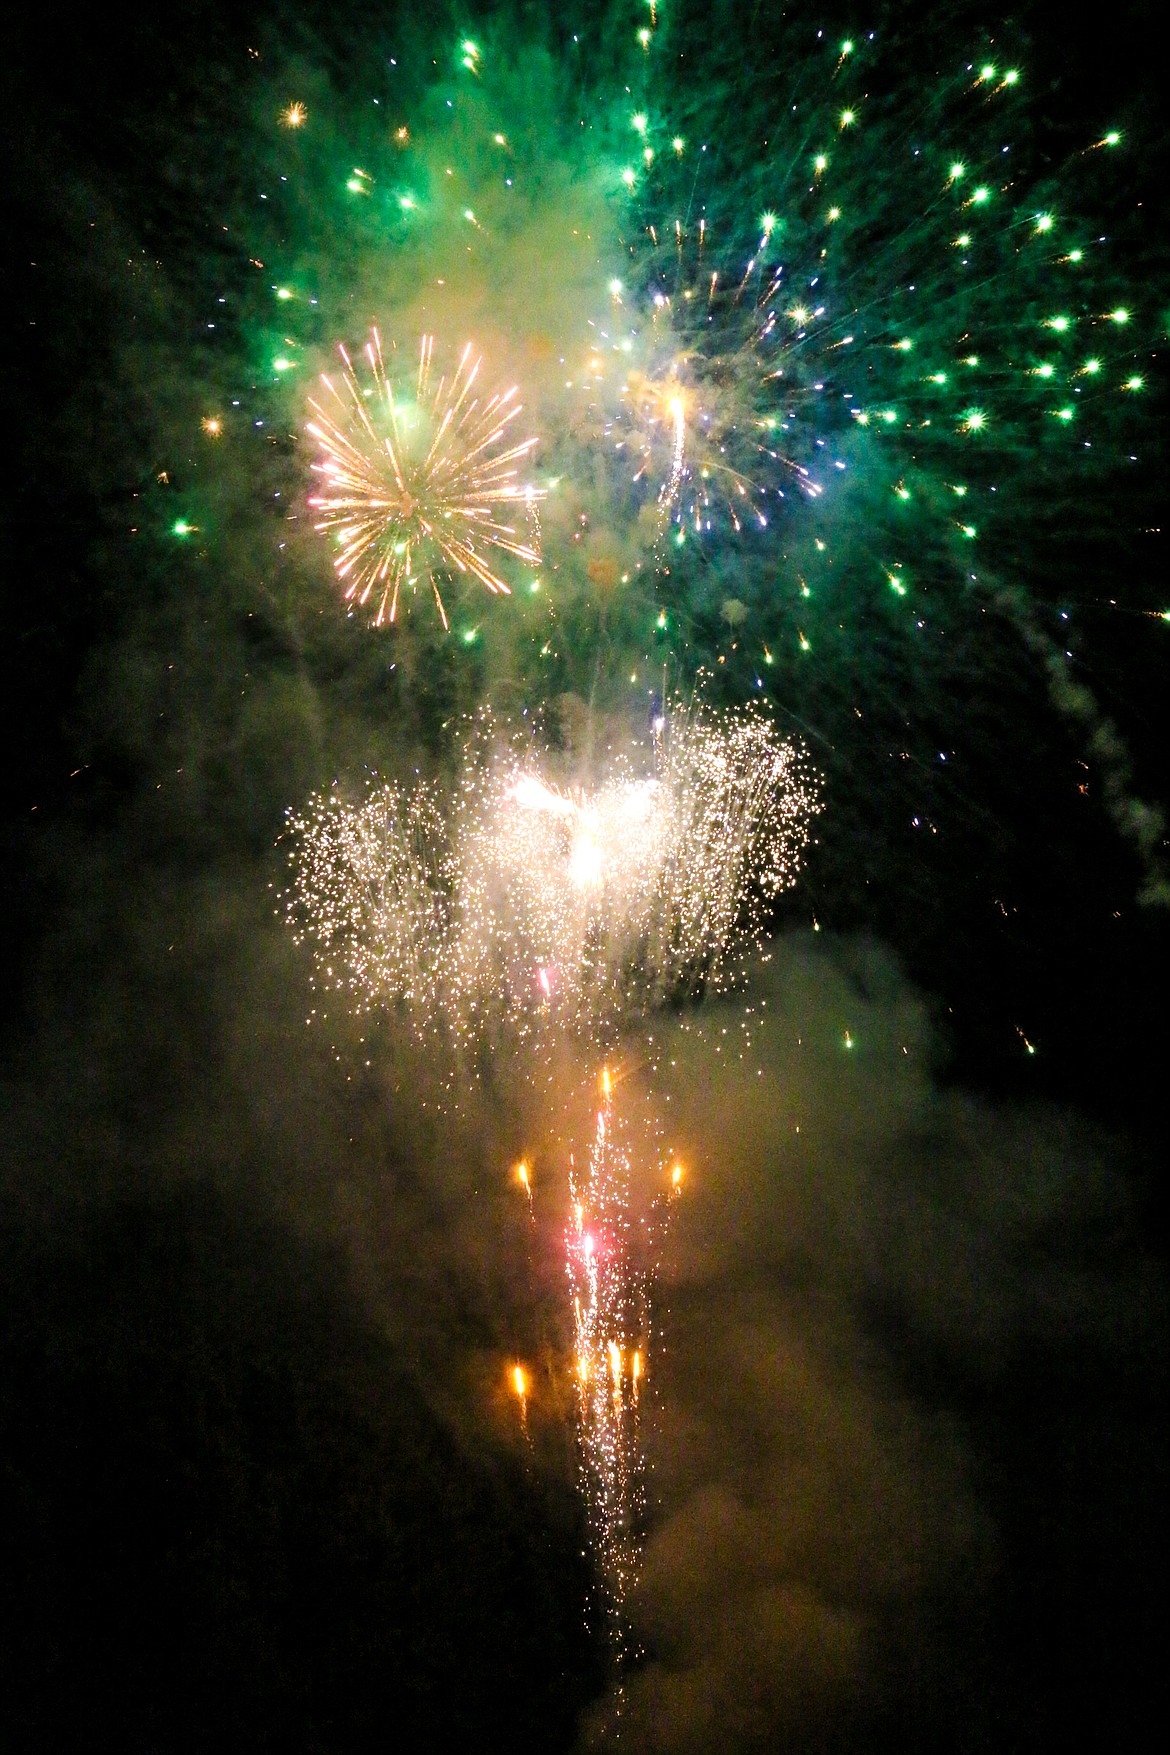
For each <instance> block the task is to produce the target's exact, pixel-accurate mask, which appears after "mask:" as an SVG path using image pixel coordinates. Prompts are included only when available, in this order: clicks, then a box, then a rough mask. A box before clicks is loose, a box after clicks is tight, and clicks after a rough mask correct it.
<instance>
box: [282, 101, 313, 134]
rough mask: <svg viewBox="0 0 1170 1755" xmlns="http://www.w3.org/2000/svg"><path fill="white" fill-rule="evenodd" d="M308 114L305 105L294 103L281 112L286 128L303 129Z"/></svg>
mask: <svg viewBox="0 0 1170 1755" xmlns="http://www.w3.org/2000/svg"><path fill="white" fill-rule="evenodd" d="M308 114H309V112H308V110H307V109H306V108H305V106H304V104H302V103H294V104H289V106H288V108H287V109H285V110H282V111H281V112H280V119H281V122H282V123H283V124H284V126H285V127H286V128H303V127H304V124H305V119H306V117H307V116H308Z"/></svg>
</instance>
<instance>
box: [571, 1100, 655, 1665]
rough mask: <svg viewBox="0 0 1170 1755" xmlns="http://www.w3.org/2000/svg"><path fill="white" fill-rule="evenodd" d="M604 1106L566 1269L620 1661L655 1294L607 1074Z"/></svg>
mask: <svg viewBox="0 0 1170 1755" xmlns="http://www.w3.org/2000/svg"><path fill="white" fill-rule="evenodd" d="M601 1097H602V1101H601V1107H600V1108H599V1110H598V1111H597V1122H596V1130H595V1134H594V1138H593V1143H592V1145H591V1146H590V1149H589V1154H588V1159H587V1161H586V1164H585V1166H584V1167H583V1171H580V1172H579V1171H578V1169H577V1166H576V1163H575V1161H574V1160H572V1159H571V1160H570V1165H571V1168H570V1174H569V1222H568V1225H567V1228H566V1234H565V1262H566V1269H567V1273H568V1282H569V1296H570V1299H571V1301H572V1309H573V1331H574V1347H575V1376H576V1396H577V1432H578V1439H579V1444H580V1456H581V1478H582V1489H583V1493H584V1498H585V1503H586V1506H587V1508H588V1512H589V1524H590V1528H591V1530H592V1532H593V1536H594V1541H595V1545H596V1548H597V1554H598V1560H599V1563H600V1567H601V1571H602V1574H603V1576H604V1578H605V1582H606V1585H607V1587H608V1591H609V1603H608V1607H609V1613H610V1619H611V1635H612V1636H613V1640H614V1645H615V1649H616V1650H617V1651H619V1652H620V1651H621V1650H622V1641H623V1625H622V1623H623V1618H624V1605H625V1601H626V1597H627V1595H628V1593H629V1590H630V1587H631V1585H632V1584H633V1582H634V1579H635V1577H636V1574H637V1562H638V1554H639V1536H640V1524H641V1521H642V1517H643V1514H644V1510H645V1485H644V1480H643V1471H642V1453H641V1447H640V1444H639V1439H638V1392H639V1386H640V1382H641V1379H642V1377H643V1375H644V1361H645V1358H646V1353H647V1347H648V1342H649V1335H650V1297H649V1291H650V1286H649V1271H648V1263H647V1262H646V1260H645V1259H644V1257H645V1247H644V1240H643V1239H640V1238H639V1237H638V1236H637V1235H636V1234H635V1227H634V1226H633V1224H632V1223H631V1218H630V1149H629V1145H628V1143H627V1141H626V1139H625V1137H624V1132H623V1129H622V1127H621V1124H620V1121H619V1119H618V1117H617V1115H616V1113H615V1105H614V1091H613V1080H612V1078H611V1076H610V1074H609V1071H608V1070H606V1071H604V1072H603V1073H602V1075H601ZM640 1246H641V1247H640Z"/></svg>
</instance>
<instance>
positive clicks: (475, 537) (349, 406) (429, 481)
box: [307, 329, 542, 628]
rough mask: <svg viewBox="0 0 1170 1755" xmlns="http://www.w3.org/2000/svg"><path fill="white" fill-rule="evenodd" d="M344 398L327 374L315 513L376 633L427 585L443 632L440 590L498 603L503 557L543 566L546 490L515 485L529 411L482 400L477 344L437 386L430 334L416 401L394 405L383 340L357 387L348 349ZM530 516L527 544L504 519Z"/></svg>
mask: <svg viewBox="0 0 1170 1755" xmlns="http://www.w3.org/2000/svg"><path fill="white" fill-rule="evenodd" d="M338 351H339V352H340V354H341V357H342V360H343V361H344V368H343V371H342V374H341V384H342V388H341V389H340V390H339V389H338V388H337V386H336V385H335V384H334V382H333V380H332V379H331V378H330V377H328V376H327V375H325V374H322V378H321V382H322V384H323V385H324V387H325V392H326V393H327V394H326V399H325V400H323V401H317V400H316V399H314V398H310V402H309V405H310V407H311V408H312V410H313V412H314V414H315V416H316V419H315V420H313V421H310V422H309V423H308V427H307V430H308V432H309V433H310V434H311V435H312V437H313V438H314V439H316V440H317V442H318V443H319V445H320V446H321V455H320V456H319V458H318V459H317V461H316V462H315V463H314V464H313V466H312V467H313V470H314V473H315V474H316V475H318V476H319V477H320V478H321V489H320V491H319V492H318V493H315V494H313V495H312V496H311V497H310V500H309V504H310V505H311V506H312V507H313V508H314V510H315V511H316V512H317V513H318V514H319V518H318V522H317V526H316V528H317V529H318V530H320V531H323V532H327V533H329V534H332V535H334V536H335V537H336V540H337V542H338V545H339V553H338V556H337V559H336V561H335V562H334V566H335V568H336V570H337V574H338V577H339V578H340V579H341V581H342V582H343V586H344V597H345V601H346V602H347V603H352V604H355V605H357V606H358V607H359V608H365V607H366V606H367V605H369V606H370V610H371V614H372V619H373V621H374V623H375V625H376V626H380V625H381V624H382V623H383V622H385V621H390V622H393V621H395V620H396V619H397V615H398V607H399V601H400V598H401V596H402V592H403V590H404V588H405V589H407V590H412V589H414V588H415V587H416V586H417V585H418V584H419V583H420V582H423V581H425V582H426V583H428V584H429V585H430V588H431V591H432V593H433V595H434V600H435V607H436V608H437V610H438V612H439V617H440V619H441V621H442V623H443V627H444V628H446V627H447V626H448V625H449V624H448V619H447V610H446V606H445V605H444V602H443V596H442V592H441V591H440V589H439V586H440V581H441V580H442V581H447V580H451V579H454V578H456V577H467V576H470V577H471V578H474V579H477V580H478V581H479V582H480V584H482V585H485V586H486V587H487V589H488V590H489V591H490V592H493V593H495V594H500V593H503V594H505V595H506V594H508V593H509V592H510V590H511V587H510V586H509V585H508V583H507V581H506V580H505V579H504V577H503V575H502V574H501V573H500V572H498V571H497V570H496V569H497V565H498V561H497V556H498V555H500V554H508V555H512V556H514V557H515V558H516V559H517V560H520V561H523V562H525V563H526V564H528V565H529V566H538V565H539V563H540V550H539V543H538V540H537V537H536V524H535V506H536V503H537V501H538V500H539V499H540V498H541V494H542V490H541V489H539V488H537V487H534V486H533V485H532V484H531V483H524V482H521V481H520V480H519V479H518V468H519V465H520V464H521V462H522V461H523V460H524V459H525V458H527V457H529V456H530V455H531V453H532V451H533V449H534V447H535V445H536V440H535V439H524V440H522V441H521V442H520V443H519V444H508V443H507V437H508V428H509V427H510V425H511V423H512V422H513V421H514V420H515V418H516V416H517V415H518V414H519V413H520V412H521V404H520V403H518V402H517V401H516V400H515V397H516V394H517V392H516V390H515V388H512V389H510V390H505V391H503V392H496V393H495V394H493V395H491V396H489V397H488V398H487V400H486V401H484V400H481V398H480V397H479V396H476V395H473V390H474V388H475V385H476V380H477V378H478V376H479V369H480V364H481V361H480V358H479V356H478V355H476V354H474V353H473V351H472V347H471V344H470V342H469V343H468V345H467V346H466V347H465V348H464V350H463V353H462V355H461V357H460V360H459V364H458V366H457V367H456V369H455V371H454V372H453V373H452V374H450V375H449V376H448V375H447V374H446V373H443V374H440V375H439V376H438V378H437V379H436V378H435V375H434V351H435V343H434V337H433V336H429V335H424V336H423V339H422V345H421V348H420V351H419V363H418V372H417V376H416V379H415V384H414V389H413V394H412V395H399V396H396V394H395V390H394V386H393V384H392V382H391V379H390V377H389V375H388V373H387V370H386V363H385V360H384V358H383V354H382V342H381V337H380V336H379V334H378V331H377V330H376V329H374V330H373V331H372V332H371V336H370V340H369V341H368V342H367V343H366V346H365V349H364V353H365V359H366V364H367V367H368V371H369V381H368V383H366V384H363V383H362V382H361V380H360V379H359V378H358V376H357V373H356V371H355V369H354V365H353V362H352V360H351V359H350V356H349V354H348V353H347V351H346V349H345V348H344V346H342V347H340V348H339V350H338ZM509 507H520V508H524V509H525V511H526V514H527V521H528V524H529V526H530V528H531V532H532V535H531V538H530V539H528V540H526V539H525V538H524V537H523V536H521V534H520V533H519V531H518V530H517V527H516V526H515V525H513V524H506V523H503V522H501V517H502V516H503V515H504V512H505V509H506V508H509Z"/></svg>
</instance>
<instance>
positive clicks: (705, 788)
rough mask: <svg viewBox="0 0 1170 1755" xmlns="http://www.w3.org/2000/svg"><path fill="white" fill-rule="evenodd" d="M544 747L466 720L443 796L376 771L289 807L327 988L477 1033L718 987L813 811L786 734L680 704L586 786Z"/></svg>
mask: <svg viewBox="0 0 1170 1755" xmlns="http://www.w3.org/2000/svg"><path fill="white" fill-rule="evenodd" d="M634 754H635V755H636V754H637V752H636V751H635V752H634ZM647 758H648V760H647ZM539 760H540V758H539V755H538V752H537V751H536V750H534V749H533V748H532V746H531V743H528V744H523V743H521V744H519V745H518V744H517V743H516V742H515V741H512V742H509V741H508V740H507V739H506V738H504V737H502V736H501V735H500V734H499V733H498V732H497V731H496V728H495V727H494V726H493V725H492V723H491V721H490V720H489V719H485V718H482V717H481V718H480V719H479V720H478V721H476V722H474V723H473V724H472V725H471V727H470V728H469V731H468V735H467V737H466V740H465V743H464V746H463V750H462V756H461V765H460V773H459V778H458V783H457V785H456V788H455V790H454V792H453V794H448V793H444V791H443V790H442V789H439V788H436V787H433V786H431V785H428V784H425V783H423V782H421V781H420V782H418V783H417V784H416V785H414V786H413V787H411V788H402V787H399V786H397V785H394V784H391V785H383V786H381V787H378V788H377V789H375V790H374V791H372V792H371V793H370V794H369V795H368V796H367V797H366V798H365V799H364V800H362V801H360V802H358V803H356V804H352V805H350V804H347V803H345V802H343V801H342V800H341V798H339V797H338V795H337V794H336V793H331V794H329V795H327V796H325V797H321V798H318V799H316V800H314V801H313V802H312V803H311V805H310V807H309V809H308V811H307V812H306V813H305V814H304V815H295V814H294V815H293V816H292V817H291V819H290V828H291V830H292V852H291V855H290V858H291V863H292V872H293V881H292V884H291V887H290V889H289V891H288V893H287V896H286V915H287V918H288V920H289V923H290V925H291V926H292V927H293V929H294V931H295V932H296V934H297V935H298V937H300V938H302V939H304V940H305V941H307V942H308V944H309V945H310V946H311V947H312V949H313V951H314V954H315V959H316V963H317V968H318V973H319V977H320V978H321V979H322V980H323V981H324V982H325V983H326V984H327V985H329V986H335V987H341V988H344V989H347V990H348V991H349V992H350V993H351V994H352V996H353V999H354V1002H355V1004H356V1005H357V1006H358V1008H359V1009H368V1008H370V1007H371V1006H376V1007H388V1008H390V1009H391V1010H392V1011H398V1010H401V1011H403V1012H404V1014H405V1018H406V1021H407V1022H408V1023H409V1024H410V1025H411V1027H412V1028H413V1029H414V1030H415V1031H416V1032H417V1033H418V1034H420V1035H424V1036H425V1035H430V1034H432V1033H434V1032H435V1031H439V1032H440V1033H442V1034H444V1035H445V1036H447V1038H448V1039H450V1040H452V1041H454V1042H455V1043H456V1044H461V1045H462V1046H464V1047H470V1046H471V1045H472V1044H473V1042H474V1041H476V1040H477V1039H480V1038H482V1037H483V1036H484V1035H485V1033H486V1035H488V1036H489V1037H490V1038H491V1039H492V1040H493V1041H494V1040H496V1039H501V1040H502V1038H500V1032H501V1031H503V1032H506V1033H510V1034H511V1035H513V1036H516V1035H519V1036H522V1037H523V1036H543V1035H547V1034H548V1032H549V1031H550V1030H551V1031H553V1032H554V1033H555V1032H556V1031H559V1030H562V1029H565V1028H568V1029H569V1030H571V1031H572V1032H574V1033H575V1034H578V1035H580V1036H582V1037H584V1038H585V1039H587V1040H589V1041H605V1040H609V1039H611V1038H612V1037H613V1036H614V1034H615V1032H617V1031H618V1030H620V1029H621V1028H624V1027H627V1026H628V1025H629V1024H631V1023H633V1022H635V1021H636V1020H637V1019H638V1018H639V1017H640V1016H643V1015H644V1014H645V1013H646V1012H647V1011H648V1010H650V1009H652V1008H653V1007H655V1006H658V1005H660V1004H662V1003H663V1002H664V1001H666V1000H670V999H675V1000H677V999H679V998H682V997H685V996H687V995H688V994H691V995H693V994H697V993H700V992H702V991H704V990H705V989H706V988H708V987H718V986H719V985H720V984H721V983H722V982H723V980H724V979H725V977H726V976H727V975H728V974H729V972H730V964H729V960H728V959H729V955H730V952H731V951H732V950H733V949H734V948H735V947H736V946H737V945H745V944H749V943H753V942H756V941H757V940H758V939H759V937H760V935H761V934H762V932H763V931H764V930H765V928H766V925H767V920H768V911H769V908H770V906H771V903H772V902H773V901H774V899H775V897H776V896H777V895H779V894H780V893H781V891H783V890H784V889H786V888H788V887H789V886H790V885H791V884H792V883H793V882H794V881H795V878H796V874H797V871H798V869H799V863H800V855H801V852H802V849H803V847H804V845H805V842H806V840H807V836H808V829H809V823H810V820H811V817H812V815H813V814H814V812H815V811H816V810H817V809H818V808H819V807H818V797H817V786H816V782H815V778H814V777H813V776H812V774H811V772H810V770H809V769H808V766H807V763H806V761H805V759H804V757H803V755H802V753H801V751H800V749H799V748H798V746H796V745H795V744H793V743H791V742H789V741H787V740H785V739H783V738H781V737H780V736H779V735H778V734H777V732H776V729H775V727H774V725H773V723H772V721H771V720H770V719H769V718H768V717H767V715H766V714H765V713H763V712H762V711H759V710H757V709H755V708H745V709H741V710H740V711H738V712H729V713H726V714H723V715H717V714H715V713H714V712H713V711H711V710H710V709H708V708H706V707H705V706H703V705H702V704H701V703H695V704H694V705H692V706H691V708H690V709H689V710H688V711H680V712H678V713H676V714H674V715H673V716H672V717H671V719H670V720H669V722H668V724H667V725H666V728H665V729H664V731H663V732H662V733H661V734H659V735H658V736H656V737H655V738H654V739H653V742H652V744H651V747H650V748H649V750H648V751H647V750H643V752H642V757H641V762H640V764H636V763H635V761H634V759H633V758H632V757H625V758H621V757H618V756H614V757H613V758H611V762H610V766H609V770H608V772H607V773H605V774H604V775H603V776H602V777H601V779H600V781H599V783H598V784H597V785H596V786H595V787H594V788H592V789H590V790H584V789H581V790H577V789H572V788H569V789H562V788H560V787H558V786H556V785H555V784H553V783H552V782H551V780H550V779H546V778H545V777H543V776H542V775H541V774H540V773H539V772H538V762H539Z"/></svg>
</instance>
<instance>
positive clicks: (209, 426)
mask: <svg viewBox="0 0 1170 1755" xmlns="http://www.w3.org/2000/svg"><path fill="white" fill-rule="evenodd" d="M201 424H202V427H203V431H204V432H205V433H206V434H207V435H208V437H209V438H212V439H218V438H219V435H220V434H221V433H222V432H223V421H222V420H221V419H220V417H219V415H218V414H205V415H204V417H203V421H202V423H201Z"/></svg>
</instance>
